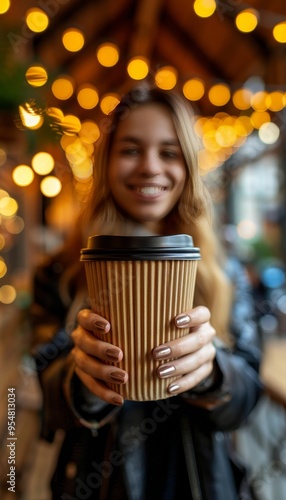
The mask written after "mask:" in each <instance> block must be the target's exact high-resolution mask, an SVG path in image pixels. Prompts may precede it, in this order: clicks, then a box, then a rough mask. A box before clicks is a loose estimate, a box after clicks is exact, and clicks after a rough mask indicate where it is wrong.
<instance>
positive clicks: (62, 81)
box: [52, 77, 74, 101]
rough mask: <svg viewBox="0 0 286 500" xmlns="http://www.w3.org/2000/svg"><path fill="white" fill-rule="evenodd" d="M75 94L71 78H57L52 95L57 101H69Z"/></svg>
mask: <svg viewBox="0 0 286 500" xmlns="http://www.w3.org/2000/svg"><path fill="white" fill-rule="evenodd" d="M73 92H74V86H73V81H72V79H71V78H70V77H61V78H57V80H55V81H54V82H53V84H52V93H53V94H54V96H55V97H56V98H57V99H60V100H62V101H65V100H67V99H69V98H70V97H71V96H72V95H73Z"/></svg>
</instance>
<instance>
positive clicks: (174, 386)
mask: <svg viewBox="0 0 286 500" xmlns="http://www.w3.org/2000/svg"><path fill="white" fill-rule="evenodd" d="M179 389H180V386H179V385H178V384H171V385H170V386H169V387H168V392H170V393H171V394H173V393H174V392H177V391H178V390H179Z"/></svg>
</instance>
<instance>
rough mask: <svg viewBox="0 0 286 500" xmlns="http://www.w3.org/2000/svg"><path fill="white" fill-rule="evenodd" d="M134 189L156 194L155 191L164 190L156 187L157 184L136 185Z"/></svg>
mask: <svg viewBox="0 0 286 500" xmlns="http://www.w3.org/2000/svg"><path fill="white" fill-rule="evenodd" d="M135 191H138V192H139V193H145V194H157V193H161V191H164V188H163V187H157V186H142V187H136V188H135Z"/></svg>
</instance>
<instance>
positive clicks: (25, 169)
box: [12, 165, 34, 187]
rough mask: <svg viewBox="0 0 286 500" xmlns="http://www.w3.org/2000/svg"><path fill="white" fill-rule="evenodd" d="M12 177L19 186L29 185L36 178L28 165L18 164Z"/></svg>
mask: <svg viewBox="0 0 286 500" xmlns="http://www.w3.org/2000/svg"><path fill="white" fill-rule="evenodd" d="M12 179H13V181H14V182H15V184H16V185H17V186H21V187H25V186H29V185H30V184H32V182H33V180H34V172H33V170H32V169H31V167H29V166H28V165H18V166H17V167H15V168H14V170H13V172H12Z"/></svg>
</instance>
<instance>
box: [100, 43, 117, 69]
mask: <svg viewBox="0 0 286 500" xmlns="http://www.w3.org/2000/svg"><path fill="white" fill-rule="evenodd" d="M96 55H97V59H98V61H99V63H100V64H101V65H102V66H105V67H107V68H110V67H112V66H115V64H116V63H117V62H118V60H119V49H118V47H117V46H116V45H115V44H114V43H103V44H102V45H100V46H99V47H98V49H97V52H96Z"/></svg>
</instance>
